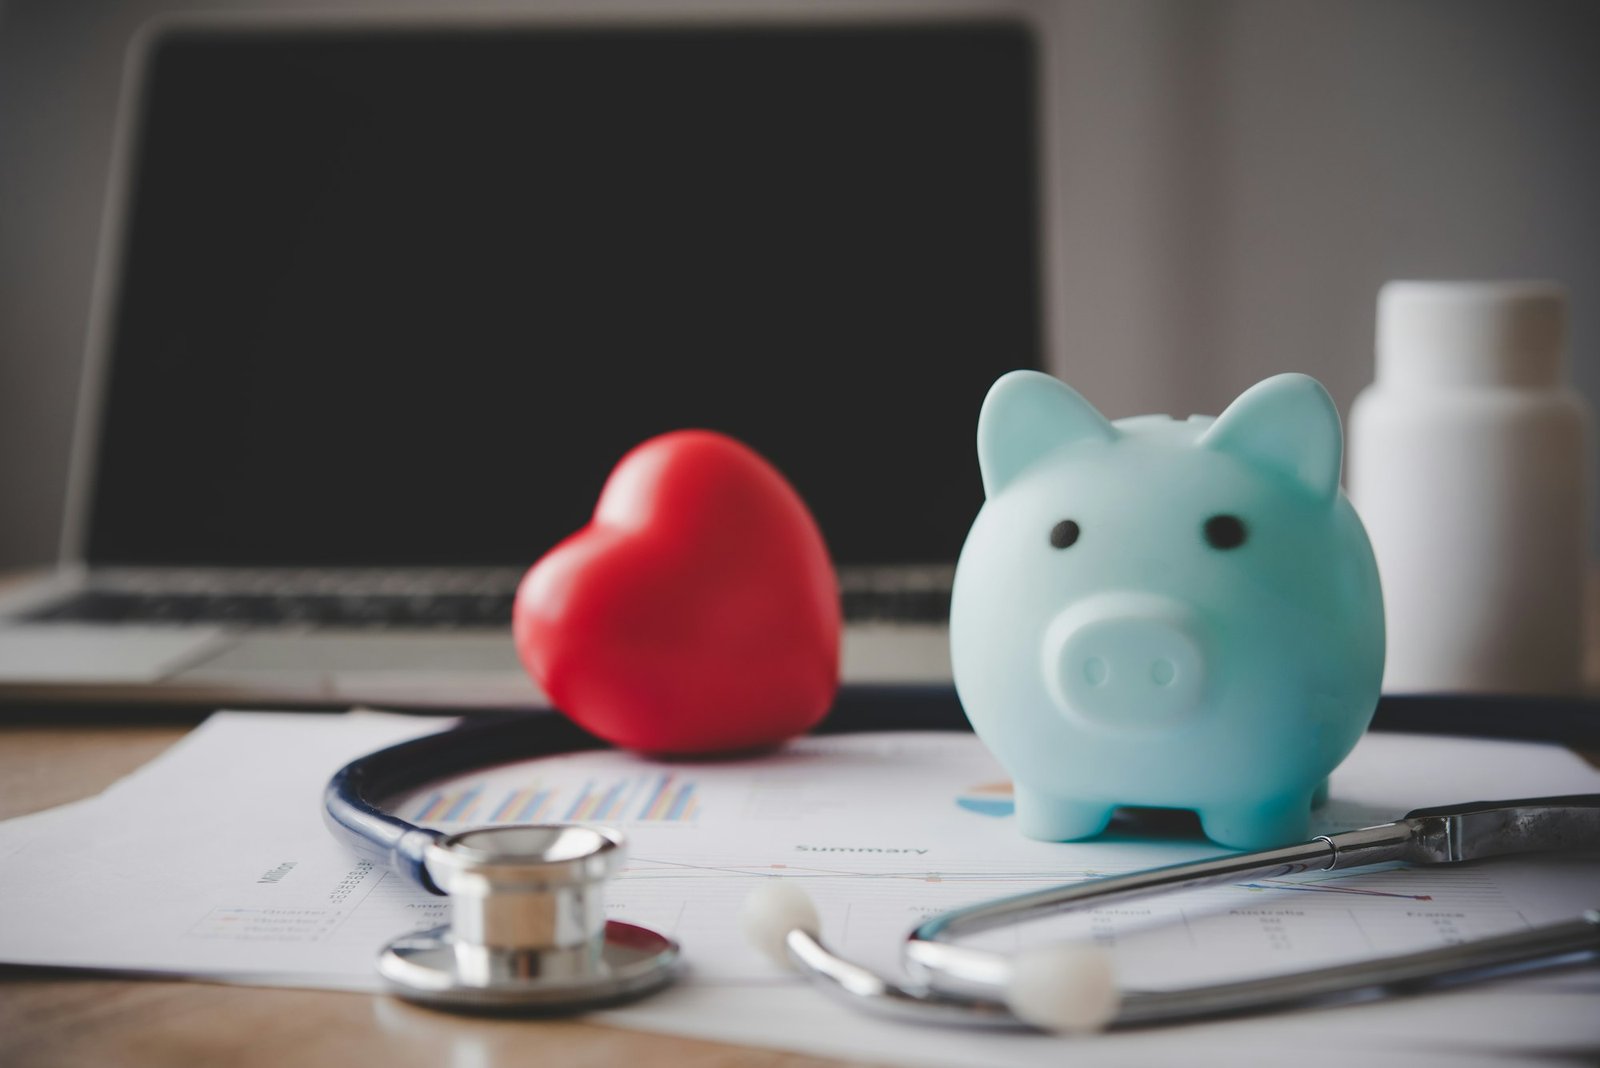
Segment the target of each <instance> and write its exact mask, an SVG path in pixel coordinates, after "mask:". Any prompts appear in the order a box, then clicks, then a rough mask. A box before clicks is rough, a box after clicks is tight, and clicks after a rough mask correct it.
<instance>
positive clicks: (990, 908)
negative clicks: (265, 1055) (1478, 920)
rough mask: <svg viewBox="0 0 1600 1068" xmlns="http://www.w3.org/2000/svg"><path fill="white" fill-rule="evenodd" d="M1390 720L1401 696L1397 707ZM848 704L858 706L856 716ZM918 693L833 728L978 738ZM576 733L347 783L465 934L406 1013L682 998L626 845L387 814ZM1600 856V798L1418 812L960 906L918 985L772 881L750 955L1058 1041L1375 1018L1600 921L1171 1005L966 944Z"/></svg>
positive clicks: (886, 999)
mask: <svg viewBox="0 0 1600 1068" xmlns="http://www.w3.org/2000/svg"><path fill="white" fill-rule="evenodd" d="M1388 700H1390V701H1393V700H1394V699H1388ZM851 704H852V702H851V700H850V699H849V698H848V697H845V698H842V699H841V705H847V706H849V705H851ZM956 720H959V715H957V716H956V717H954V719H953V718H952V716H951V715H950V713H949V710H948V709H945V708H942V707H938V706H934V707H930V708H926V709H924V708H922V707H920V706H919V704H918V702H917V700H916V697H915V695H910V696H909V697H907V698H904V699H901V700H898V701H897V700H894V699H893V698H890V699H885V698H884V697H883V696H882V695H876V696H871V697H868V698H867V699H865V700H860V699H857V700H856V701H855V702H854V705H853V706H852V707H844V708H836V709H835V713H834V714H833V715H832V716H831V717H830V720H829V726H830V728H831V730H833V731H870V730H895V729H899V730H906V729H912V730H939V729H950V728H952V727H957V726H964V721H960V722H959V723H958V722H956ZM604 744H605V743H603V742H601V741H600V740H599V739H597V738H595V737H593V736H592V735H590V734H587V733H586V732H584V731H583V730H581V729H580V728H578V727H577V726H575V725H574V724H573V723H572V722H571V721H569V720H567V719H566V718H565V717H562V716H559V715H554V714H542V715H534V716H528V717H516V718H513V719H505V720H495V721H489V722H483V723H473V724H469V725H467V726H464V727H458V728H455V729H453V730H448V731H443V732H440V733H438V734H433V735H428V736H425V737H422V738H418V739H415V740H413V741H409V742H403V743H401V744H399V745H396V746H392V747H390V748H388V749H383V750H380V751H378V752H375V753H372V754H370V755H368V756H364V757H362V758H360V759H358V760H356V761H353V762H352V763H350V764H348V765H346V766H345V767H344V768H342V769H341V770H340V771H339V772H337V773H336V774H335V775H334V776H333V778H332V779H331V780H330V781H329V783H328V786H327V789H326V792H325V814H326V818H327V821H328V824H329V826H330V828H331V829H332V830H333V832H334V833H335V835H336V836H337V837H339V838H341V839H343V840H344V841H346V842H347V843H348V844H349V845H351V846H352V847H353V848H355V849H356V850H357V851H358V852H360V853H362V854H364V855H366V856H368V857H371V858H373V859H375V860H379V861H381V862H382V863H383V864H385V865H386V866H387V867H388V868H389V869H390V870H391V871H394V872H396V873H398V874H400V875H402V876H404V877H405V878H407V879H411V880H414V881H416V882H417V883H418V884H419V885H421V886H422V887H423V888H424V889H426V890H428V891H429V892H431V893H435V894H444V895H447V896H448V897H449V900H450V922H449V923H448V924H446V925H444V926H442V927H438V928H434V929H432V930H427V931H420V932H416V933H413V934H408V935H404V936H402V937H400V938H398V939H396V940H394V941H393V942H391V943H389V945H388V946H387V947H385V948H384V950H383V951H382V953H381V954H380V957H379V961H378V971H379V973H380V974H381V976H382V977H383V979H384V980H385V982H386V983H387V985H388V987H389V988H390V989H391V990H392V991H393V992H394V993H396V994H398V995H399V996H401V997H404V998H406V999H408V1000H412V1001H417V1002H421V1003H424V1004H431V1005H435V1006H438V1007H444V1008H453V1009H469V1010H478V1011H521V1012H528V1011H533V1012H538V1011H548V1012H572V1011H578V1010H583V1009H589V1008H595V1007H599V1006H603V1005H608V1004H614V1003H618V1002H622V1001H626V1000H629V999H632V998H636V997H641V996H643V995H645V994H648V993H650V992H652V991H654V990H657V989H659V988H661V987H663V986H665V985H667V984H668V983H670V982H671V981H672V979H673V978H674V977H675V976H676V974H677V972H678V969H679V960H680V953H679V948H678V945H677V943H676V942H674V941H673V940H672V939H670V938H668V937H667V936H665V935H662V934H660V933H658V932H655V931H652V930H649V929H648V928H644V927H639V926H636V925H633V924H627V923H620V922H618V921H616V920H607V919H606V918H605V902H604V890H605V884H606V882H607V880H609V879H610V878H611V877H612V876H614V875H616V874H617V873H618V871H620V869H621V867H622V863H623V859H624V856H625V843H624V842H623V840H622V838H621V836H620V835H619V834H617V833H616V832H613V831H610V830H603V829H599V828H595V827H590V826H586V825H510V826H497V827H489V828H483V829H478V830H469V831H465V832H463V833H460V834H453V835H446V834H444V833H442V832H439V831H435V830H430V829H427V828H423V827H417V826H415V825H414V824H411V823H409V822H407V821H406V820H403V819H401V818H399V817H398V816H394V815H392V814H390V813H388V812H385V811H384V810H383V808H382V804H383V802H384V801H386V800H390V799H393V798H395V797H398V796H400V795H402V794H406V793H410V792H412V791H414V790H416V789H418V788H420V787H422V786H424V785H426V784H427V783H428V782H431V781H433V780H436V779H440V778H446V777H448V776H452V775H459V774H462V773H464V772H467V771H471V770H474V769H477V768H481V767H484V766H487V765H492V764H500V763H509V762H512V761H518V760H526V759H530V758H534V757H540V756H553V755H556V754H559V753H570V752H578V751H581V750H586V749H597V748H601V747H603V746H604ZM1597 848H1600V795H1596V794H1589V795H1581V796H1570V797H1546V798H1533V799H1527V800H1518V801H1499V802H1487V803H1484V802H1478V803H1471V804H1465V805H1460V806H1453V807H1450V808H1431V809H1419V810H1417V811H1415V812H1412V813H1410V814H1409V815H1407V816H1406V817H1405V818H1404V819H1401V820H1397V821H1395V822H1393V823H1386V824H1381V825H1379V826H1375V827H1367V828H1363V829H1361V830H1355V831H1348V832H1345V833H1341V834H1334V835H1326V836H1320V837H1318V838H1315V839H1313V840H1311V841H1309V842H1306V843H1303V844H1299V845H1292V846H1285V847H1283V848H1279V849H1270V850H1265V851H1262V852H1256V853H1247V854H1236V855H1229V856H1224V857H1218V858H1215V859H1211V860H1203V861H1197V862H1194V863H1188V864H1177V865H1172V866H1169V867H1164V868H1157V869H1153V870H1150V871H1146V872H1139V873H1135V874H1131V875H1121V876H1113V877H1110V878H1104V879H1096V880H1091V881H1087V882H1079V883H1073V884H1070V885H1065V886H1060V887H1055V888H1051V889H1047V890H1039V891H1034V892H1031V893H1026V894H1019V895H1016V896H1012V897H1006V898H1000V899H996V900H993V901H987V902H983V903H980V904H977V905H970V906H967V907H964V908H959V909H954V910H951V911H949V912H945V913H943V914H941V915H938V916H935V917H933V918H932V919H930V920H928V921H926V922H924V923H922V924H921V925H919V926H918V927H917V928H916V929H915V930H914V931H912V932H911V934H910V936H909V937H908V938H907V940H906V943H905V945H904V947H903V950H902V962H903V965H904V969H905V972H906V974H907V976H908V977H909V979H908V980H905V981H901V980H895V979H891V978H888V977H885V976H883V975H880V974H878V973H876V972H874V971H872V970H870V969H868V968H865V967H862V966H861V965H858V964H855V963H853V962H851V961H849V960H847V959H845V958H844V957H841V956H839V955H838V954H837V953H835V952H834V951H832V950H831V949H829V948H828V947H827V945H826V943H824V942H823V940H822V937H821V933H820V925H819V923H818V919H817V914H816V910H815V909H814V908H813V907H812V905H811V903H810V901H809V900H808V899H807V898H806V897H805V895H804V893H803V891H800V890H799V889H798V888H797V887H796V886H795V885H794V884H793V883H790V882H786V881H783V880H780V879H772V880H768V881H767V882H766V883H765V884H764V885H763V886H762V887H761V888H760V889H759V890H758V891H757V892H756V893H755V894H753V895H752V896H751V899H750V900H749V901H748V902H747V904H746V908H745V912H744V915H743V916H742V917H741V923H742V925H743V927H744V929H745V933H746V936H747V937H748V938H749V939H750V940H751V942H752V943H753V944H754V945H755V946H756V947H757V948H759V949H762V950H764V951H765V952H767V953H768V955H769V956H771V957H773V958H774V959H776V960H779V961H780V962H782V963H785V964H787V965H789V966H791V967H793V968H795V969H796V970H798V971H799V972H801V973H802V974H804V975H806V976H807V977H808V978H809V979H811V980H812V981H813V982H814V983H815V984H816V985H818V986H819V987H821V988H822V989H823V990H824V991H826V992H827V993H829V994H831V995H834V996H836V997H837V998H839V999H840V1000H842V1001H844V1002H845V1003H847V1004H850V1005H853V1006H856V1007H860V1008H864V1009H868V1010H872V1011H876V1012H879V1013H883V1014H887V1015H891V1016H895V1017H899V1018H909V1019H915V1020H919V1021H922V1022H939V1023H966V1024H986V1025H998V1026H1003V1027H1027V1028H1034V1029H1040V1030H1046V1031H1062V1032H1066V1031H1079V1030H1092V1029H1098V1028H1101V1027H1135V1026H1143V1025H1150V1024H1160V1023H1172V1022H1179V1021H1185V1020H1193V1019H1198V1018H1204V1017H1212V1016H1220V1015H1232V1014H1238V1013H1247V1012H1258V1011H1268V1010H1274V1009H1282V1008H1289V1007H1294V1006H1304V1005H1313V1004H1328V1003H1334V1002H1341V1001H1352V1000H1366V999H1371V998H1376V997H1383V996H1387V995H1391V994H1398V993H1411V992H1417V991H1421V990H1426V989H1434V988H1439V987H1444V986H1452V985H1459V984H1462V983H1466V982H1472V981H1477V980H1484V979H1492V978H1498V977H1502V976H1507V975H1518V974H1524V973H1526V972H1529V971H1533V970H1538V969H1545V968H1553V967H1563V966H1571V965H1578V964H1585V963H1592V962H1595V961H1597V960H1600V909H1590V910H1588V911H1586V912H1584V913H1583V914H1582V915H1581V916H1579V917H1576V918H1574V919H1570V920H1567V921H1563V922H1559V923H1554V924H1549V925H1545V926H1540V927H1535V928H1531V929H1529V930H1526V931H1521V932H1517V933H1514V934H1508V935H1502V936H1499V937H1495V938H1486V939H1479V940H1476V941H1471V942H1465V943H1461V944H1457V945H1452V946H1446V947H1443V948H1440V949H1432V950H1426V951H1423V952H1418V953H1410V954H1405V955H1401V956H1392V957H1386V958H1381V959H1378V960H1373V961H1361V962H1358V963H1354V964H1344V965H1337V966H1334V967H1328V968H1321V969H1315V970H1310V971H1303V972H1298V973H1295V974H1292V975H1288V976H1281V975H1280V976H1273V977H1270V978H1264V979H1253V980H1243V981H1237V982H1227V983H1220V984H1212V985H1208V986H1199V987H1191V988H1186V989H1181V990H1174V991H1166V992H1128V991H1119V990H1118V989H1117V987H1116V985H1115V981H1114V978H1113V976H1112V974H1111V970H1110V967H1109V964H1108V962H1107V960H1106V958H1105V957H1104V956H1103V955H1102V954H1101V953H1100V952H1099V951H1097V950H1094V949H1092V948H1090V947H1085V946H1080V945H1077V944H1060V945H1047V946H1042V947H1039V948H1036V949H1032V950H1029V951H1025V952H1023V953H1020V954H1009V955H1008V954H1000V953H994V952H990V951H985V950H980V949H976V948H973V947H970V946H964V945H961V944H958V943H957V942H955V941H954V940H955V939H957V938H961V937H964V936H968V935H972V934H977V933H979V932H982V931H988V930H993V929H995V928H997V927H1002V926H1005V925H1008V924H1013V923H1022V922H1026V921H1029V920H1033V919H1038V918H1040V917H1043V916H1045V915H1051V914H1056V913H1060V912H1063V911H1067V910H1072V909H1082V908H1089V907H1094V906H1098V905H1102V904H1106V903H1109V902H1112V901H1124V900H1127V899H1130V898H1136V897H1143V896H1148V895H1152V894H1157V893H1163V892H1168V891H1173V890H1181V889H1187V888H1192V887H1200V886H1209V885H1215V884H1219V883H1229V882H1239V881H1249V880H1253V879H1258V878H1280V877H1283V876H1288V875H1294V874H1298V873H1302V872H1308V871H1334V870H1339V869H1346V868H1356V867H1361V866H1364V865H1369V864H1379V863H1384V862H1391V861H1402V862H1405V863H1410V864H1450V863H1456V862H1459V861H1469V860H1479V859H1484V858H1488V857H1494V856H1505V855H1511V854H1518V853H1532V852H1543V851H1579V850H1593V849H1597Z"/></svg>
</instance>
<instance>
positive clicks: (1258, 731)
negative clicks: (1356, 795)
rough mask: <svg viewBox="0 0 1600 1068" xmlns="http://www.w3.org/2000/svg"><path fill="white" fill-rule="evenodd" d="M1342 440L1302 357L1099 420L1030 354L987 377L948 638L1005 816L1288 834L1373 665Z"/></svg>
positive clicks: (1369, 575) (1332, 763)
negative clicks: (1161, 821) (1245, 382)
mask: <svg viewBox="0 0 1600 1068" xmlns="http://www.w3.org/2000/svg"><path fill="white" fill-rule="evenodd" d="M1342 452H1343V435H1342V433H1341V431H1340V426H1339V414H1338V411H1337V410H1336V409H1335V407H1334V405H1333V401H1332V400H1331V399H1330V398H1329V396H1328V394H1327V391H1325V390H1324V389H1323V388H1322V386H1321V385H1319V384H1318V383H1317V382H1316V380H1314V379H1311V378H1308V377H1306V376H1305V375H1279V376H1277V377H1275V378H1269V379H1267V380H1266V381H1265V382H1261V383H1259V384H1258V385H1256V386H1254V387H1252V388H1251V389H1249V390H1247V391H1246V392H1245V393H1244V394H1243V395H1241V396H1240V397H1239V398H1238V399H1237V400H1236V401H1234V402H1233V404H1231V405H1230V406H1229V407H1228V410H1227V411H1225V412H1223V413H1222V415H1221V416H1218V417H1216V418H1212V417H1210V416H1198V415H1197V416H1191V417H1189V418H1188V419H1187V420H1185V421H1182V422H1179V421H1177V420H1174V419H1171V418H1168V417H1167V416H1139V417H1136V418H1132V419H1121V420H1118V421H1117V422H1115V423H1113V422H1110V421H1108V420H1107V419H1106V418H1105V417H1104V416H1102V415H1101V414H1100V413H1099V412H1098V411H1096V410H1095V409H1094V407H1093V406H1092V405H1090V404H1089V403H1088V402H1087V401H1085V400H1084V399H1083V398H1082V397H1081V396H1079V395H1078V394H1077V393H1076V392H1074V391H1073V390H1072V389H1071V388H1069V387H1068V386H1066V385H1065V384H1063V383H1061V382H1059V381H1057V380H1056V379H1054V378H1052V377H1050V376H1049V375H1045V374H1040V373H1038V372H1036V371H1016V372H1012V373H1011V374H1007V375H1005V376H1004V377H1002V378H1001V379H1000V380H999V381H997V382H996V383H995V384H994V386H993V387H992V388H991V389H990V391H989V395H988V397H987V399H986V400H985V401H984V404H983V410H982V412H981V414H980V415H979V417H978V462H979V467H980V468H981V470H982V472H983V488H984V495H985V498H986V500H985V503H984V506H983V508H982V510H981V511H980V512H979V513H978V517H977V519H976V520H975V521H974V522H973V525H972V530H971V532H970V533H969V534H968V536H967V540H966V544H965V545H964V546H963V548H962V550H961V559H960V562H959V563H958V565H957V567H956V577H955V591H954V595H953V599H952V603H951V611H950V646H951V659H952V661H953V665H954V669H955V682H956V689H957V691H958V693H959V694H960V697H961V703H962V705H963V706H964V707H965V709H966V712H967V716H968V718H969V719H971V721H972V726H973V728H974V729H975V730H976V731H977V733H978V736H979V737H980V738H982V739H983V741H984V743H985V744H986V745H988V747H989V748H990V749H991V750H992V751H993V752H994V754H995V756H996V757H997V758H998V759H999V761H1000V763H1001V764H1003V765H1004V766H1005V768H1006V769H1007V771H1009V772H1010V774H1011V776H1012V779H1013V782H1014V784H1015V789H1016V812H1017V819H1018V822H1019V824H1020V826H1021V829H1022V832H1023V833H1024V834H1026V835H1028V836H1029V837H1031V838H1041V839H1046V840H1049V841H1066V840H1069V839H1075V838H1085V837H1089V836H1091V835H1094V834H1098V833H1099V832H1100V831H1102V830H1103V829H1104V828H1105V826H1106V823H1107V822H1108V820H1109V819H1110V817H1111V812H1112V810H1113V809H1114V808H1116V807H1118V806H1121V805H1140V806H1157V807H1163V808H1182V809H1192V810H1194V811H1195V812H1197V813H1198V814H1199V817H1200V822H1201V824H1202V826H1203V827H1204V828H1205V833H1206V835H1207V836H1208V837H1210V838H1211V839H1212V840H1214V841H1216V842H1218V843H1220V844H1222V845H1226V846H1232V847H1236V848H1240V849H1261V848H1267V847H1271V846H1276V845H1281V844H1284V843H1287V842H1291V841H1297V840H1303V839H1305V838H1306V837H1307V835H1308V833H1309V823H1310V810H1311V808H1312V806H1313V805H1315V804H1320V803H1321V800H1322V799H1323V798H1324V797H1325V796H1326V792H1327V780H1328V773H1329V772H1331V771H1332V770H1333V769H1334V768H1335V767H1336V766H1337V765H1338V764H1339V762H1340V761H1341V760H1343V759H1344V758H1345V756H1346V755H1347V754H1349V752H1350V750H1351V749H1352V748H1354V746H1355V744H1356V742H1357V741H1358V740H1359V739H1360V737H1361V734H1362V732H1363V731H1364V730H1366V728H1367V724H1368V723H1369V722H1370V721H1371V719H1372V713H1373V710H1374V708H1375V707H1376V705H1377V700H1378V687H1379V683H1380V681H1381V680H1382V677H1383V652H1384V632H1383V596H1382V593H1381V591H1380V589H1379V586H1378V570H1377V565H1376V563H1375V562H1374V560H1373V555H1372V547H1371V545H1370V544H1369V543H1368V541H1367V535H1366V531H1365V530H1364V529H1363V528H1362V526H1361V520H1360V519H1359V518H1357V516H1356V513H1355V510H1354V509H1353V508H1351V506H1350V502H1349V501H1348V500H1346V499H1345V496H1344V494H1343V493H1342V492H1341V491H1340V489H1339V469H1340V458H1341V455H1342Z"/></svg>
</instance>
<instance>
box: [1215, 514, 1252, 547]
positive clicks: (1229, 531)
mask: <svg viewBox="0 0 1600 1068" xmlns="http://www.w3.org/2000/svg"><path fill="white" fill-rule="evenodd" d="M1205 530H1206V541H1207V542H1209V543H1210V545H1211V547H1212V548H1213V549H1237V548H1238V547H1239V546H1241V545H1243V544H1244V539H1245V529H1244V521H1243V520H1241V519H1240V518H1239V517H1238V516H1236V515H1214V516H1212V517H1211V518H1210V519H1207V520H1206V527H1205Z"/></svg>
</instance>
